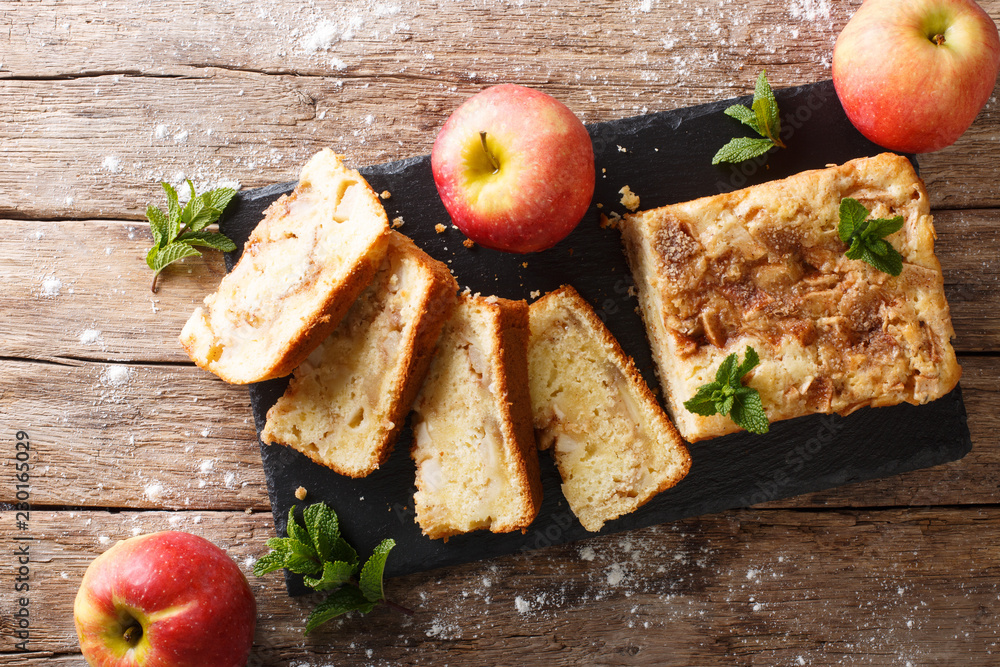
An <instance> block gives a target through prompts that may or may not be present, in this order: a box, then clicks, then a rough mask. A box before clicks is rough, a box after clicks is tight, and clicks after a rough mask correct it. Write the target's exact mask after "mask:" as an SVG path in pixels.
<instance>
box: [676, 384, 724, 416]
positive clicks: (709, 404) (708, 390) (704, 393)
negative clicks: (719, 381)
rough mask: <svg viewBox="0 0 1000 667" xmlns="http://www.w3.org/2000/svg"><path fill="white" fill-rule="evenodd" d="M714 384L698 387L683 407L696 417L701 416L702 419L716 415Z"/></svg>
mask: <svg viewBox="0 0 1000 667" xmlns="http://www.w3.org/2000/svg"><path fill="white" fill-rule="evenodd" d="M714 384H715V383H712V384H705V385H702V386H701V387H699V389H698V392H697V393H696V394H695V395H694V396H692V397H691V398H690V399H688V400H686V401H684V407H685V408H687V409H688V411H689V412H693V413H694V414H696V415H701V416H702V417H711V416H712V415H714V414H717V413H718V410H716V409H715V403H716V399H715V393H716V392H715V387H714Z"/></svg>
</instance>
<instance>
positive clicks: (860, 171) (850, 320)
mask: <svg viewBox="0 0 1000 667" xmlns="http://www.w3.org/2000/svg"><path fill="white" fill-rule="evenodd" d="M845 198H853V199H855V200H857V201H858V202H860V203H861V204H862V205H863V206H864V207H865V208H866V209H868V210H869V211H870V213H871V217H872V218H883V219H886V218H893V217H895V216H901V217H902V218H903V221H904V223H903V227H902V229H900V230H899V231H897V232H895V233H892V234H890V235H888V236H887V237H886V239H885V240H886V241H887V242H888V243H890V244H891V245H892V246H893V247H894V248H895V249H896V250H897V251H898V252H899V253H900V254H901V255H902V260H903V268H902V273H901V274H900V275H899V276H897V277H893V276H891V275H889V274H888V273H883V272H882V271H879V270H877V269H876V268H874V267H873V266H870V265H869V264H867V263H865V262H863V261H861V260H857V259H848V258H847V257H846V256H845V255H844V253H845V251H846V250H847V249H848V248H847V246H846V245H845V243H844V242H843V241H842V240H841V238H840V236H839V234H838V224H839V207H840V204H841V202H842V201H843V200H844V199H845ZM621 229H622V238H623V241H624V244H625V253H626V255H627V257H628V260H629V264H630V265H631V268H632V273H633V275H634V276H635V281H636V285H637V287H638V290H639V303H640V305H641V307H642V314H643V319H644V320H645V323H646V330H647V332H648V333H649V339H650V343H651V346H652V348H653V358H654V359H655V360H656V364H657V366H658V367H659V373H660V381H661V382H662V384H663V389H664V392H665V393H666V399H667V407H668V409H669V411H670V414H671V416H672V417H673V419H674V423H675V424H677V428H678V429H679V430H680V432H681V435H683V436H684V437H685V438H687V439H688V440H690V441H695V440H701V439H704V438H711V437H714V436H719V435H724V434H726V433H730V432H732V431H735V430H737V429H738V427H737V426H736V424H735V423H733V421H732V420H731V419H729V418H728V417H723V416H720V415H713V416H701V415H697V414H694V413H692V412H690V411H688V410H687V409H686V408H685V407H684V402H685V401H687V400H689V399H691V398H692V397H693V396H694V395H695V393H696V392H697V390H698V388H699V387H700V386H702V385H705V384H708V383H711V382H712V381H713V380H714V379H715V374H716V371H717V369H718V368H719V366H720V364H721V363H722V361H723V360H724V359H725V358H726V357H727V356H728V355H729V354H732V353H737V354H738V356H739V357H742V356H743V353H744V350H745V349H746V348H747V347H748V346H749V347H752V348H753V349H754V350H755V351H756V352H757V354H758V355H759V357H760V365H759V366H757V367H756V368H755V369H754V370H753V371H751V372H750V374H749V375H748V376H747V377H746V378H745V384H746V385H747V386H749V387H752V388H754V389H756V390H757V391H758V392H759V393H760V397H761V401H762V403H763V407H764V410H765V412H766V413H767V417H768V419H769V420H770V421H771V422H774V421H777V420H779V419H788V418H791V417H798V416H800V415H806V414H810V413H833V412H836V413H839V414H842V415H846V414H848V413H851V412H853V411H854V410H857V409H858V408H861V407H864V406H884V405H895V404H897V403H903V402H906V403H913V404H920V403H926V402H928V401H933V400H935V399H937V398H940V397H941V396H944V395H945V394H947V393H948V392H950V391H951V390H952V389H953V388H954V387H955V385H956V384H957V383H958V378H959V376H960V375H961V369H960V368H959V365H958V362H957V360H956V358H955V351H954V349H953V348H952V345H951V339H952V338H953V337H954V335H955V333H954V330H953V329H952V325H951V316H950V314H949V310H948V302H947V301H946V300H945V295H944V280H943V277H942V275H941V265H940V264H939V263H938V260H937V257H935V256H934V238H935V235H934V224H933V221H932V219H931V215H930V209H929V206H928V203H927V193H926V191H925V190H924V184H923V182H922V181H921V180H920V178H919V177H918V176H917V174H916V173H915V172H914V170H913V167H912V165H911V164H910V162H909V161H908V160H907V159H906V158H905V157H902V156H899V155H893V154H890V153H884V154H882V155H879V156H876V157H870V158H860V159H857V160H852V161H850V162H847V163H845V164H843V165H841V166H834V167H829V168H827V169H818V170H814V171H806V172H802V173H800V174H797V175H795V176H792V177H790V178H786V179H784V180H779V181H773V182H770V183H765V184H763V185H758V186H754V187H751V188H746V189H744V190H739V191H737V192H732V193H728V194H721V195H715V196H712V197H704V198H702V199H696V200H694V201H690V202H685V203H682V204H675V205H672V206H664V207H663V208H658V209H653V210H650V211H644V212H640V213H636V214H635V215H629V216H626V217H625V219H624V220H623V221H622V224H621Z"/></svg>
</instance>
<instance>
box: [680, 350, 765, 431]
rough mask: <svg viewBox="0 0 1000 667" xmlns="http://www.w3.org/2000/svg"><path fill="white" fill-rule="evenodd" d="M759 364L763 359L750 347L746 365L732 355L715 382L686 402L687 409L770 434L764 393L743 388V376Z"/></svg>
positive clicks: (699, 389)
mask: <svg viewBox="0 0 1000 667" xmlns="http://www.w3.org/2000/svg"><path fill="white" fill-rule="evenodd" d="M758 363H760V357H758V356H757V351H756V350H754V349H753V348H752V347H750V346H749V345H748V346H747V349H746V351H745V352H744V353H743V363H738V360H737V358H736V353H735V352H734V353H733V354H730V355H729V356H728V357H726V358H725V359H724V360H723V361H722V363H721V364H719V369H718V370H717V371H716V372H715V382H710V383H708V384H704V385H702V386H701V387H699V388H698V391H697V393H695V395H694V396H693V397H692V398H691V399H690V400H687V401H685V402H684V407H685V408H687V409H688V410H690V411H691V412H693V413H695V414H696V415H701V416H703V417H711V416H712V415H729V418H730V419H732V420H733V421H734V422H735V423H736V425H737V426H739V427H740V428H744V429H746V430H747V431H750V432H751V433H757V434H762V433H767V432H768V430H769V428H770V425H769V424H768V421H767V414H765V412H764V405H763V404H762V403H761V401H760V392H758V391H757V390H756V389H753V388H752V387H747V386H744V384H743V376H744V375H746V374H747V373H749V372H750V371H751V370H753V369H754V368H755V367H756V366H757V364H758Z"/></svg>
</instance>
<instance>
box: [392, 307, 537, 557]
mask: <svg viewBox="0 0 1000 667" xmlns="http://www.w3.org/2000/svg"><path fill="white" fill-rule="evenodd" d="M527 348H528V305H527V304H526V303H525V302H524V301H508V300H506V299H499V298H497V297H485V298H484V297H478V296H468V295H462V297H461V298H460V299H459V303H458V306H457V307H456V308H455V312H454V314H453V315H452V317H451V319H450V320H449V321H448V322H447V323H446V324H445V327H444V331H443V332H442V333H441V339H440V341H439V342H438V346H437V352H436V354H435V357H434V361H433V362H432V364H431V369H430V371H429V372H428V375H427V381H426V382H425V383H424V386H423V388H422V389H421V391H420V395H419V396H418V397H417V401H416V403H415V405H414V410H415V412H416V415H415V419H414V420H413V434H414V439H413V449H412V452H411V453H412V456H413V460H414V461H416V464H417V480H416V484H417V492H416V494H414V498H413V500H414V506H415V508H416V513H417V517H416V520H417V523H418V524H420V527H421V529H422V530H423V532H424V534H425V535H427V536H429V537H431V538H434V539H437V538H446V539H447V538H448V537H449V536H451V535H456V534H459V533H467V532H470V531H473V530H478V529H482V528H486V529H489V530H491V531H493V532H494V533H506V532H510V531H514V530H522V531H523V530H525V529H526V528H527V527H528V525H529V524H530V523H531V522H532V521H533V520H534V518H535V516H536V515H537V514H538V510H539V507H540V506H541V501H542V486H541V479H540V477H539V471H538V451H537V448H536V446H535V439H534V435H533V433H532V430H531V404H530V399H529V397H528V377H527V376H528V362H527Z"/></svg>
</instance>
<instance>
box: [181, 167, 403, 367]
mask: <svg viewBox="0 0 1000 667" xmlns="http://www.w3.org/2000/svg"><path fill="white" fill-rule="evenodd" d="M388 240H389V223H388V219H387V218H386V215H385V210H384V209H383V208H382V205H381V203H380V202H379V199H378V196H377V195H376V194H375V193H374V192H373V191H372V189H371V187H370V186H369V185H368V183H367V182H365V180H364V179H363V178H362V177H361V175H360V174H359V173H358V172H357V171H355V170H352V169H348V168H346V167H345V166H344V165H343V163H342V162H340V160H339V158H338V157H337V156H336V155H334V154H333V152H332V151H330V150H323V151H320V152H319V153H317V154H316V155H314V156H313V157H312V158H311V159H310V160H309V162H308V163H307V164H306V165H305V166H304V167H303V169H302V172H301V175H300V179H299V184H298V185H297V186H296V188H295V190H294V191H293V192H292V193H291V194H289V195H284V196H282V197H280V198H279V199H278V200H277V201H275V202H274V203H273V204H271V206H270V207H268V209H267V211H265V214H264V218H263V220H262V221H261V222H260V224H258V225H257V227H256V228H255V229H254V231H253V232H252V233H251V235H250V238H249V239H248V240H247V243H246V245H245V246H244V250H243V255H242V256H241V258H240V261H239V262H238V263H237V265H236V266H235V267H234V268H233V271H232V272H230V273H229V274H228V275H227V276H225V277H224V278H223V280H222V282H221V283H220V285H219V288H218V289H217V290H216V292H214V293H213V294H210V295H209V296H208V297H206V298H205V302H204V306H202V307H199V308H196V309H195V312H194V313H193V314H192V315H191V317H190V318H189V319H188V321H187V323H186V324H185V325H184V329H183V331H182V332H181V335H180V341H181V344H182V345H183V347H184V349H185V350H186V351H187V353H188V355H189V356H190V357H191V359H192V360H193V361H194V362H195V363H196V364H198V366H200V367H201V368H204V369H205V370H207V371H210V372H212V373H215V374H216V375H218V376H219V377H220V378H222V379H223V380H225V381H226V382H230V383H234V384H245V383H249V382H258V381H262V380H267V379H271V378H276V377H282V376H284V375H287V374H288V373H290V372H291V371H292V370H293V369H294V368H295V367H296V366H298V365H299V364H301V363H302V361H303V360H304V359H305V358H306V357H307V356H308V355H309V353H310V352H311V351H312V350H313V349H314V348H315V347H316V345H318V344H319V342H320V341H322V340H323V339H324V338H326V336H327V335H329V333H330V332H331V331H332V330H333V329H334V328H336V326H337V324H338V323H339V322H340V320H341V319H342V318H343V316H344V314H345V313H346V312H347V310H348V309H349V308H350V306H351V304H352V303H353V302H354V300H355V299H356V298H357V296H358V295H359V294H360V293H361V291H362V290H364V288H365V287H366V286H367V284H368V283H369V282H370V281H371V279H372V277H373V276H374V274H375V272H376V271H377V270H378V267H379V266H380V264H381V262H382V259H383V257H384V256H385V252H386V249H387V247H388Z"/></svg>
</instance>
